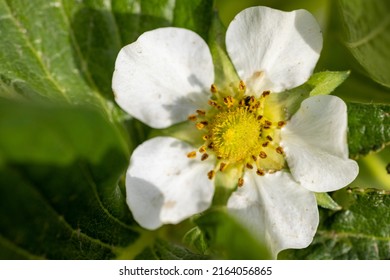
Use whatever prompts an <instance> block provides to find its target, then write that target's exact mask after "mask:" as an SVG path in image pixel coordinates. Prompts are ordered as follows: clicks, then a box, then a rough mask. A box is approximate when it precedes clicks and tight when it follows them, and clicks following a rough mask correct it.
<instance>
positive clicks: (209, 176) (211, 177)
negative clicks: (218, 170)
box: [207, 170, 215, 180]
mask: <svg viewBox="0 0 390 280" xmlns="http://www.w3.org/2000/svg"><path fill="white" fill-rule="evenodd" d="M214 175H215V171H214V170H210V171H209V172H208V173H207V177H208V178H209V179H210V180H211V179H213V178H214Z"/></svg>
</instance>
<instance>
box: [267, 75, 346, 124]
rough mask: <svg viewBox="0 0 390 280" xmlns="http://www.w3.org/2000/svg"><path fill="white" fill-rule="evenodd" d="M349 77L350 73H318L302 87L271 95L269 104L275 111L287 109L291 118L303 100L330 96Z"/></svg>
mask: <svg viewBox="0 0 390 280" xmlns="http://www.w3.org/2000/svg"><path fill="white" fill-rule="evenodd" d="M348 76H349V71H343V72H335V71H333V72H332V71H324V72H317V73H314V74H313V75H312V76H311V77H310V79H309V80H308V81H307V82H306V83H304V84H303V85H301V86H298V87H296V88H293V89H289V90H286V91H284V92H280V93H277V94H271V95H270V96H269V98H268V100H267V102H271V103H272V105H271V106H272V108H275V110H279V111H282V112H285V111H286V109H287V114H288V116H287V117H291V116H292V115H293V114H295V113H296V111H298V109H299V107H300V106H301V103H302V101H303V100H305V99H306V98H309V97H310V96H313V95H319V94H330V93H331V92H332V91H333V90H334V89H335V88H337V87H338V86H339V85H340V84H342V82H344V80H345V79H346V78H347V77H348ZM276 108H278V109H276Z"/></svg>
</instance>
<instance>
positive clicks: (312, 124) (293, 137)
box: [281, 95, 359, 192]
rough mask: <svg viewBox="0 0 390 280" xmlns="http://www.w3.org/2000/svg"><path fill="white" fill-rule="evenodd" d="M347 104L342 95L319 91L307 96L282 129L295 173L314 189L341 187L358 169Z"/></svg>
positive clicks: (287, 156) (291, 168) (291, 167)
mask: <svg viewBox="0 0 390 280" xmlns="http://www.w3.org/2000/svg"><path fill="white" fill-rule="evenodd" d="M347 125H348V124H347V108H346V105H345V103H344V101H342V100H341V99H340V98H338V97H336V96H330V95H318V96H313V97H310V98H308V99H306V100H304V101H303V102H302V104H301V107H300V109H299V110H298V111H297V112H296V114H295V115H294V116H293V117H292V118H291V120H290V121H289V122H288V123H287V125H286V126H285V127H284V128H283V129H282V134H281V135H282V143H281V145H282V146H283V147H284V151H285V153H286V159H287V163H288V166H289V168H290V170H291V173H292V175H293V177H294V178H295V179H296V180H297V181H298V182H300V183H301V184H302V185H303V186H304V187H305V188H307V189H309V190H312V191H315V192H328V191H334V190H338V189H340V188H342V187H345V186H346V185H348V184H349V183H351V182H352V181H353V180H354V179H355V178H356V176H357V174H358V172H359V167H358V165H357V163H356V162H355V161H353V160H350V159H349V158H348V145H347Z"/></svg>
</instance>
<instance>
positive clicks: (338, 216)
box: [279, 189, 390, 260]
mask: <svg viewBox="0 0 390 280" xmlns="http://www.w3.org/2000/svg"><path fill="white" fill-rule="evenodd" d="M346 199H347V200H348V204H349V205H348V206H347V208H346V209H344V210H343V211H338V212H335V213H334V212H332V213H329V212H324V211H323V216H322V218H323V219H322V223H321V225H320V227H319V229H318V231H317V234H316V236H315V238H314V240H313V243H312V244H311V245H310V246H309V247H308V248H306V249H303V250H286V251H284V252H282V253H281V254H279V257H280V258H287V259H365V260H366V259H389V258H390V227H389V220H390V211H389V207H390V193H388V192H385V191H376V190H367V189H366V190H349V191H348V193H347V198H346Z"/></svg>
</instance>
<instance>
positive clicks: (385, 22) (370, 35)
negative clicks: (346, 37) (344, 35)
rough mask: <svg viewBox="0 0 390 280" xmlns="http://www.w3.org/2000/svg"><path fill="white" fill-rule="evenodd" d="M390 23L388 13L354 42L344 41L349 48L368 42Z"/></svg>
mask: <svg viewBox="0 0 390 280" xmlns="http://www.w3.org/2000/svg"><path fill="white" fill-rule="evenodd" d="M389 24H390V14H388V15H387V16H386V17H385V18H384V19H383V21H382V22H381V23H380V24H379V25H378V26H377V27H376V28H374V29H372V30H371V31H370V32H369V33H368V34H367V35H366V36H364V37H363V38H361V39H360V40H357V41H355V42H345V44H346V45H347V47H349V48H357V47H360V46H361V45H363V44H366V43H368V42H369V41H371V40H372V39H374V38H375V37H376V36H378V35H379V34H380V33H382V32H383V31H385V30H387V29H386V28H387V26H388V25H389Z"/></svg>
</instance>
